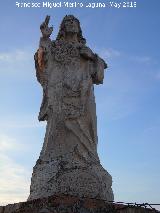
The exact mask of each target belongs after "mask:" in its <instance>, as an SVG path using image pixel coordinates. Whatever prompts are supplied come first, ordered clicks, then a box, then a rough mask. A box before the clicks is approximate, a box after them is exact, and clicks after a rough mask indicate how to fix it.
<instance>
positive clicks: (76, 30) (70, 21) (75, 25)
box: [56, 15, 86, 44]
mask: <svg viewBox="0 0 160 213" xmlns="http://www.w3.org/2000/svg"><path fill="white" fill-rule="evenodd" d="M67 33H70V34H77V38H78V41H79V42H80V43H82V44H85V43H86V40H85V38H83V36H82V30H81V27H80V22H79V20H78V19H77V18H75V17H74V16H73V15H66V16H65V17H64V18H63V20H62V23H61V25H60V29H59V33H58V36H57V39H56V40H64V39H65V35H66V34H67Z"/></svg>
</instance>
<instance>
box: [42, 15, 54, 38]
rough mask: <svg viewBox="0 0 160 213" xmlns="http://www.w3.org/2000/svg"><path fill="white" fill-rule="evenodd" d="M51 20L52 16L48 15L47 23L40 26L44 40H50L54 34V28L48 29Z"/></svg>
mask: <svg viewBox="0 0 160 213" xmlns="http://www.w3.org/2000/svg"><path fill="white" fill-rule="evenodd" d="M49 20H50V16H48V15H47V16H46V18H45V21H44V22H43V23H42V24H41V26H40V30H41V32H42V36H43V38H49V37H50V35H51V34H52V31H53V26H52V27H48V24H49Z"/></svg>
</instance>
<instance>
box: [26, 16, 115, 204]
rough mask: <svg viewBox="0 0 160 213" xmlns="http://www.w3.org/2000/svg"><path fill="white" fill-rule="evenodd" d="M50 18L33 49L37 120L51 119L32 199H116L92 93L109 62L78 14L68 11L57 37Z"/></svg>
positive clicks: (36, 172) (34, 171) (43, 26)
mask: <svg viewBox="0 0 160 213" xmlns="http://www.w3.org/2000/svg"><path fill="white" fill-rule="evenodd" d="M49 19H50V17H49V16H47V17H46V19H45V21H44V22H43V23H42V24H41V26H40V29H41V32H42V37H41V38H40V43H39V49H38V51H37V52H36V53H35V67H36V75H37V80H38V81H39V83H40V84H41V86H42V88H43V101H42V105H41V108H40V113H39V121H47V127H46V134H45V139H44V144H43V148H42V151H41V153H40V157H39V159H38V160H37V162H36V165H35V167H34V168H33V174H32V180H31V187H30V196H29V198H28V200H32V199H36V198H42V197H47V196H50V195H54V194H69V195H75V196H79V197H93V198H99V199H105V200H113V192H112V189H111V185H112V178H111V176H110V175H109V174H108V172H107V171H106V170H104V169H103V167H102V166H101V164H100V161H99V157H98V154H97V122H96V105H95V97H94V84H97V85H98V84H102V83H103V78H104V69H106V68H107V64H106V63H105V61H104V60H103V59H102V58H100V57H99V56H98V55H97V54H94V53H93V52H92V50H91V49H90V48H88V47H87V46H86V40H85V38H83V36H82V31H81V27H80V22H79V20H78V19H77V18H75V17H74V16H73V15H67V16H65V17H64V19H63V21H62V23H61V25H60V29H59V33H58V36H57V38H56V40H54V41H51V39H50V35H51V33H52V31H53V27H49V26H48V23H49Z"/></svg>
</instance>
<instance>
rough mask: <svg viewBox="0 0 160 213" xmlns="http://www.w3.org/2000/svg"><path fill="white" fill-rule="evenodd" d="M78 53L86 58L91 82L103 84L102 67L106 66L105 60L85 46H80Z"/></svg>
mask: <svg viewBox="0 0 160 213" xmlns="http://www.w3.org/2000/svg"><path fill="white" fill-rule="evenodd" d="M80 54H81V56H82V57H83V58H85V59H86V60H88V63H89V67H90V68H89V69H90V75H91V77H92V81H93V83H94V84H103V78H104V69H106V68H107V64H106V62H105V61H104V60H103V59H102V58H100V57H99V56H98V55H97V54H94V53H93V52H92V50H91V49H90V48H89V47H86V46H82V47H81V49H80Z"/></svg>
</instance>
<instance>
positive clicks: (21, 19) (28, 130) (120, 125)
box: [0, 0, 160, 205]
mask: <svg viewBox="0 0 160 213" xmlns="http://www.w3.org/2000/svg"><path fill="white" fill-rule="evenodd" d="M19 2H24V1H19ZM26 2H35V1H33V0H32V1H26ZM36 2H38V1H36ZM39 2H42V0H39ZM51 2H52V1H51ZM70 2H71V1H70ZM77 2H80V1H77ZM81 2H83V3H87V2H89V1H88V0H86V1H81ZM95 2H96V1H95ZM99 2H105V3H106V2H109V1H107V0H104V1H99ZM114 2H116V1H114ZM117 2H121V1H117ZM136 2H137V7H136V8H119V9H117V8H110V7H108V8H95V9H89V8H88V9H85V8H80V9H77V8H55V9H48V8H47V9H46V8H17V7H16V5H15V4H16V1H15V0H6V1H3V2H1V7H0V26H1V27H0V38H1V45H0V68H1V69H0V79H1V84H0V99H1V104H0V118H1V119H0V205H3V204H7V203H13V202H19V201H25V200H26V199H27V197H28V195H29V186H30V178H31V174H32V167H33V166H34V164H35V161H36V159H37V158H38V156H39V153H40V150H41V147H42V143H43V138H44V134H45V125H46V124H45V123H39V122H38V119H37V116H38V112H39V107H40V104H41V98H42V89H41V87H40V85H39V84H38V82H37V81H36V77H35V69H34V60H33V55H34V52H35V51H36V50H37V48H38V43H39V37H40V31H39V25H40V24H41V22H42V21H43V20H44V18H45V16H46V15H47V14H48V15H51V20H50V22H51V24H53V27H54V32H53V35H52V39H54V38H55V37H56V35H57V32H58V27H59V24H60V22H61V20H62V18H63V17H64V15H66V14H73V15H75V16H76V17H77V18H79V20H80V22H81V27H82V31H83V35H84V37H85V38H86V39H87V45H88V46H89V47H90V48H91V49H92V50H93V51H94V52H96V53H98V54H99V55H100V56H101V57H103V58H104V59H105V60H106V62H107V63H108V66H109V68H108V69H107V71H106V73H105V80H104V84H103V85H100V86H95V94H96V103H97V117H98V137H99V143H98V152H99V156H100V159H101V163H102V165H103V166H104V168H105V169H107V170H108V172H109V173H110V174H111V175H112V178H113V191H114V195H115V201H124V202H140V203H142V202H149V203H160V183H159V180H160V154H159V150H160V113H159V111H160V110H159V109H160V98H159V97H160V94H159V93H160V54H159V52H160V51H159V50H160V42H159V38H160V27H159V26H160V15H159V10H160V1H159V0H137V1H136Z"/></svg>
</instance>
